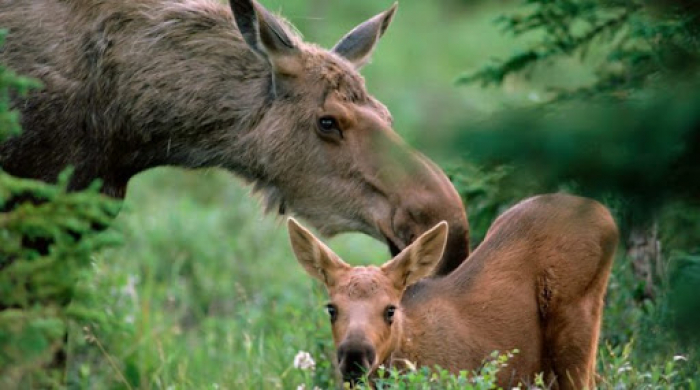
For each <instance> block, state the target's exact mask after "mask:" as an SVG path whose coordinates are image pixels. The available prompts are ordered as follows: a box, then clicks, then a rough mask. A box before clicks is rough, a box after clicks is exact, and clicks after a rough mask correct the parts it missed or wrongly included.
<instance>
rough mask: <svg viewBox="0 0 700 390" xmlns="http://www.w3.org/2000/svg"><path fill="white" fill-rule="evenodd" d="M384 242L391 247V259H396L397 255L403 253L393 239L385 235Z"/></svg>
mask: <svg viewBox="0 0 700 390" xmlns="http://www.w3.org/2000/svg"><path fill="white" fill-rule="evenodd" d="M384 240H386V244H387V246H389V253H391V257H396V255H398V254H399V253H401V249H399V246H398V245H396V243H395V242H394V241H393V240H392V239H391V238H389V237H387V236H386V235H384Z"/></svg>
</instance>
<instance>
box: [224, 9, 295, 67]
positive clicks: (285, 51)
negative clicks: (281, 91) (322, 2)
mask: <svg viewBox="0 0 700 390" xmlns="http://www.w3.org/2000/svg"><path fill="white" fill-rule="evenodd" d="M229 4H230V5H231V10H232V11H233V17H234V19H235V20H236V25H237V26H238V30H240V32H241V35H242V36H243V39H244V40H245V42H246V43H247V44H248V46H250V48H251V49H253V51H254V52H256V53H258V54H259V55H260V56H262V57H263V58H265V59H267V60H268V62H269V63H270V64H271V65H272V68H273V69H274V70H275V74H276V75H287V76H290V75H294V74H296V73H298V72H300V66H301V62H300V55H299V54H300V51H299V48H298V45H297V42H296V37H295V35H294V34H292V33H290V32H289V31H288V28H287V26H286V25H285V23H284V22H282V21H280V20H279V19H277V17H275V16H274V15H273V14H272V13H270V11H268V10H266V9H265V7H263V6H262V5H260V4H259V3H258V2H257V1H255V0H229Z"/></svg>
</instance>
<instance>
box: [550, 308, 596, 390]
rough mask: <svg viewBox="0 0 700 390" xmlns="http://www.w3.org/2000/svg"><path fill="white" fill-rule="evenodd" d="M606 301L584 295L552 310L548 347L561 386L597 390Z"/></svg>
mask: <svg viewBox="0 0 700 390" xmlns="http://www.w3.org/2000/svg"><path fill="white" fill-rule="evenodd" d="M602 309H603V302H602V301H601V300H599V299H592V298H590V297H586V296H584V297H583V298H581V299H580V300H578V302H573V303H569V304H566V305H564V306H562V307H559V308H558V310H553V311H552V312H550V316H549V318H547V326H546V328H545V332H546V333H545V340H546V348H547V350H548V354H549V358H550V361H551V365H552V371H553V372H554V375H555V376H556V383H557V384H558V388H559V389H572V390H580V389H594V388H595V361H596V360H595V359H596V350H597V346H598V336H599V333H600V318H601V312H602Z"/></svg>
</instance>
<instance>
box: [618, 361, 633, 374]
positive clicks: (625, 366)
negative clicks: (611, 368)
mask: <svg viewBox="0 0 700 390" xmlns="http://www.w3.org/2000/svg"><path fill="white" fill-rule="evenodd" d="M627 371H632V366H630V364H629V363H625V364H623V365H622V367H620V368H618V369H617V373H618V374H620V373H623V372H627Z"/></svg>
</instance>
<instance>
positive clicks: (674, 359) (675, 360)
mask: <svg viewBox="0 0 700 390" xmlns="http://www.w3.org/2000/svg"><path fill="white" fill-rule="evenodd" d="M679 360H683V361H684V362H685V361H687V360H688V358H687V357H685V356H683V355H676V356H674V357H673V361H674V362H677V361H679Z"/></svg>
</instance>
